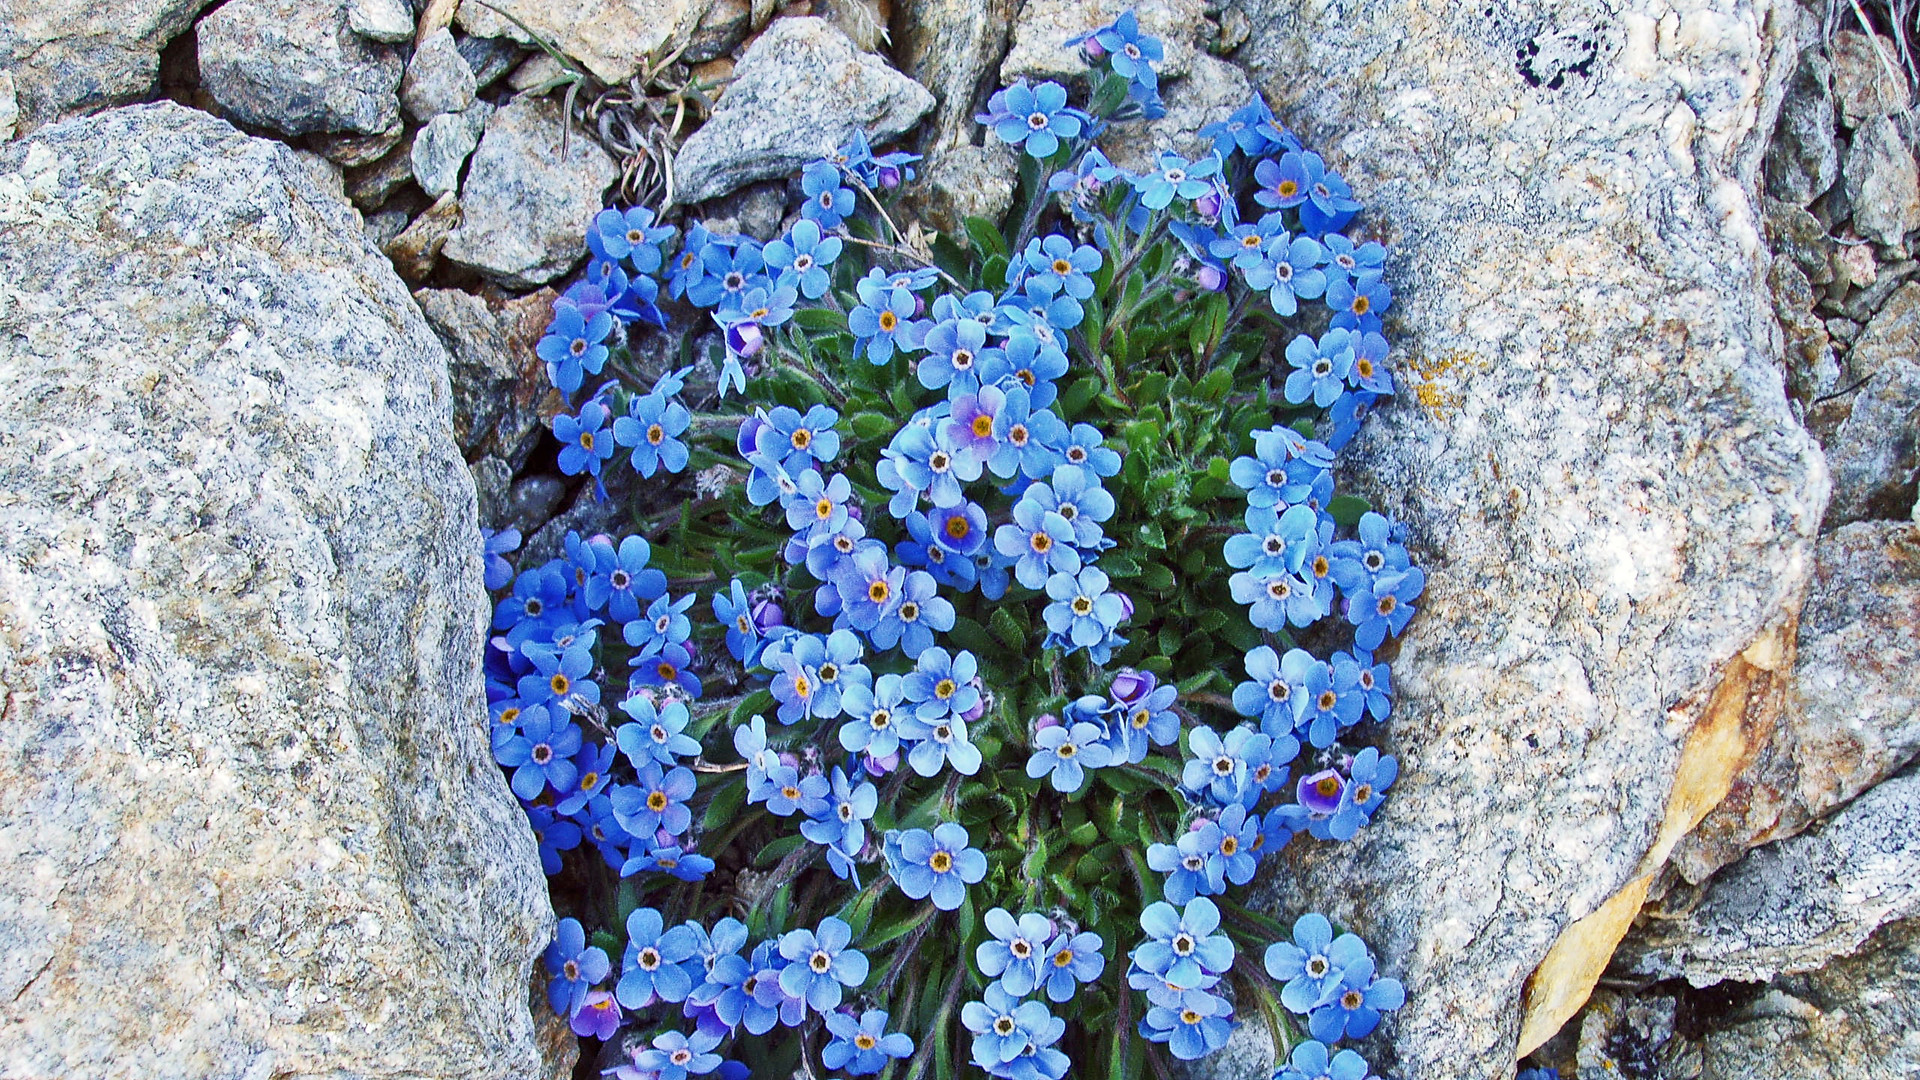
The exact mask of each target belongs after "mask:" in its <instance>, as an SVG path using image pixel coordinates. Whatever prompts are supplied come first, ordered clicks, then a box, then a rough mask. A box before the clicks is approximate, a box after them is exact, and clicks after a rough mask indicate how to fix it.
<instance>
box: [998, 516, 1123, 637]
mask: <svg viewBox="0 0 1920 1080" xmlns="http://www.w3.org/2000/svg"><path fill="white" fill-rule="evenodd" d="M1050 516H1055V517H1057V516H1058V515H1050ZM1003 528H1004V526H1003ZM1107 584H1108V581H1107V575H1106V574H1105V573H1104V572H1103V571H1102V570H1101V569H1100V568H1099V567H1097V566H1088V567H1085V568H1083V569H1082V570H1081V571H1080V572H1079V573H1078V574H1068V573H1064V572H1063V573H1057V574H1053V575H1051V576H1050V577H1048V578H1047V596H1048V597H1049V598H1051V599H1052V600H1053V603H1051V604H1048V605H1047V607H1046V610H1045V611H1043V612H1042V613H1041V616H1042V618H1044V619H1045V620H1046V624H1047V629H1048V630H1050V631H1052V632H1053V633H1055V634H1057V635H1059V636H1060V637H1061V638H1062V639H1064V640H1065V641H1067V642H1068V643H1069V645H1070V647H1069V648H1068V650H1067V651H1069V652H1071V651H1073V650H1074V649H1091V648H1094V647H1095V646H1097V645H1099V644H1100V643H1101V642H1102V641H1103V640H1105V639H1106V638H1107V637H1109V636H1110V635H1111V634H1112V633H1113V632H1114V630H1115V629H1117V628H1118V627H1119V625H1120V623H1121V621H1122V620H1124V619H1125V618H1126V603H1125V601H1123V600H1122V599H1121V598H1120V594H1119V593H1111V592H1108V591H1107ZM1096 659H1098V658H1097V657H1096Z"/></svg>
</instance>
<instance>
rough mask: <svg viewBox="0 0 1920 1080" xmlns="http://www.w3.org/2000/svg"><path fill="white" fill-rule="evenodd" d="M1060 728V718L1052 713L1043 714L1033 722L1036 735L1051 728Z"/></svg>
mask: <svg viewBox="0 0 1920 1080" xmlns="http://www.w3.org/2000/svg"><path fill="white" fill-rule="evenodd" d="M1059 726H1060V718H1059V717H1057V716H1055V715H1053V714H1052V713H1050V712H1049V713H1041V714H1040V715H1039V716H1037V717H1035V718H1034V721H1033V731H1034V734H1036V735H1037V734H1039V733H1040V732H1042V731H1045V730H1047V729H1048V728H1050V727H1059Z"/></svg>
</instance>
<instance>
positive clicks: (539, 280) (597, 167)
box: [445, 97, 620, 289]
mask: <svg viewBox="0 0 1920 1080" xmlns="http://www.w3.org/2000/svg"><path fill="white" fill-rule="evenodd" d="M560 120H561V117H560V106H559V104H558V103H556V102H554V101H553V100H551V99H549V98H526V97H522V98H516V99H514V100H513V101H512V102H511V103H509V104H507V105H506V106H504V107H503V108H501V109H499V110H497V111H495V112H494V114H493V115H492V116H491V117H489V118H488V120H487V128H486V132H485V134H483V135H481V137H480V148H479V149H477V150H475V151H474V152H473V162H472V164H471V165H470V166H468V168H467V183H466V187H465V188H464V189H463V190H462V192H461V199H460V205H461V211H462V214H463V220H462V221H461V224H460V227H459V228H458V229H456V230H454V233H453V235H452V236H450V237H448V239H447V246H446V250H445V254H446V257H447V258H449V259H451V260H453V261H454V262H456V263H459V264H460V265H462V266H465V267H468V268H470V269H473V270H477V271H479V272H480V273H482V274H485V275H486V276H488V277H490V278H492V279H493V280H495V281H498V282H500V283H501V284H503V285H507V286H510V287H513V288H521V289H527V288H532V287H534V286H536V285H543V284H545V283H547V282H549V281H552V280H553V279H554V278H557V277H559V276H560V275H561V274H564V273H566V272H567V271H569V270H571V269H573V268H574V267H575V266H577V265H579V263H580V262H581V261H582V260H584V259H585V258H586V254H587V246H586V240H585V239H584V238H585V236H586V230H587V223H588V222H589V221H592V220H593V215H595V214H597V213H599V212H600V210H601V197H602V196H603V195H604V194H605V192H606V190H607V187H608V185H610V184H612V183H613V182H614V180H615V179H616V178H618V176H619V175H620V171H619V166H617V165H616V164H615V163H614V160H613V158H611V157H609V156H607V152H606V151H605V150H602V149H601V148H600V144H599V143H596V142H594V141H593V139H592V138H590V137H588V136H587V135H586V134H585V133H583V132H581V131H578V130H576V131H575V132H574V133H573V137H572V138H571V139H569V140H568V146H567V154H566V156H565V157H562V156H561V154H560Z"/></svg>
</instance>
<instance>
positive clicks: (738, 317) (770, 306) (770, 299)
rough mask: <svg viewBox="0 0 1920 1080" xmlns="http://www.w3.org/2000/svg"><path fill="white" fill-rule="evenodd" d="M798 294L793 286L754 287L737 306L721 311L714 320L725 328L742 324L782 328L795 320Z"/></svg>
mask: <svg viewBox="0 0 1920 1080" xmlns="http://www.w3.org/2000/svg"><path fill="white" fill-rule="evenodd" d="M795 298H796V294H795V293H794V291H793V286H791V285H771V286H770V285H753V286H750V287H749V288H748V289H747V290H746V292H744V293H741V294H740V296H739V297H738V298H737V306H731V307H726V308H723V309H721V311H720V312H719V313H717V314H716V315H715V316H714V318H715V319H716V321H718V322H719V323H720V325H721V326H723V327H732V326H735V325H738V324H741V323H752V324H753V325H755V326H782V325H784V324H785V323H786V322H787V320H789V319H791V318H793V304H794V300H795Z"/></svg>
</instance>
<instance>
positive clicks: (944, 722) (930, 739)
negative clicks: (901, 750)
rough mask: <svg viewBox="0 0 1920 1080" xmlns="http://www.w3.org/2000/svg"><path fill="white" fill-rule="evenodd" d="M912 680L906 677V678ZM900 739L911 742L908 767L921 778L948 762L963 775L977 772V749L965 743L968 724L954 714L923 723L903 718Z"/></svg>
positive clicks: (924, 654) (918, 718)
mask: <svg viewBox="0 0 1920 1080" xmlns="http://www.w3.org/2000/svg"><path fill="white" fill-rule="evenodd" d="M942 651H943V650H941V649H937V648H935V649H928V650H927V651H926V652H925V653H921V654H920V655H921V656H922V657H925V656H927V655H928V654H930V653H936V652H942ZM961 655H962V656H967V655H969V654H967V653H962V654H961ZM913 677H914V676H912V675H909V676H908V678H909V679H912V678H913ZM909 685H911V684H909ZM964 689H965V690H971V689H972V688H971V687H967V688H964ZM963 692H964V690H963ZM973 693H974V695H975V696H976V699H977V697H978V693H979V692H978V691H977V690H974V691H973ZM929 704H932V702H927V703H923V704H922V705H921V706H920V708H922V709H925V708H926V707H927V706H928V705H929ZM900 738H901V739H902V740H905V741H908V742H912V743H914V746H913V749H911V750H909V751H907V764H909V765H911V766H913V771H914V772H916V773H919V774H920V775H921V776H933V775H935V774H936V773H938V772H939V771H940V768H941V766H942V765H945V764H948V763H951V764H952V765H953V770H954V771H955V772H957V773H959V774H960V775H962V776H972V775H973V774H975V773H977V772H979V771H980V762H981V754H980V748H979V747H976V746H974V745H973V743H971V742H969V741H967V722H966V720H964V719H962V718H961V717H960V716H959V715H957V714H956V715H953V716H950V717H945V718H940V717H935V718H932V719H924V720H923V719H921V718H920V717H918V716H909V717H904V718H902V719H901V721H900Z"/></svg>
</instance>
